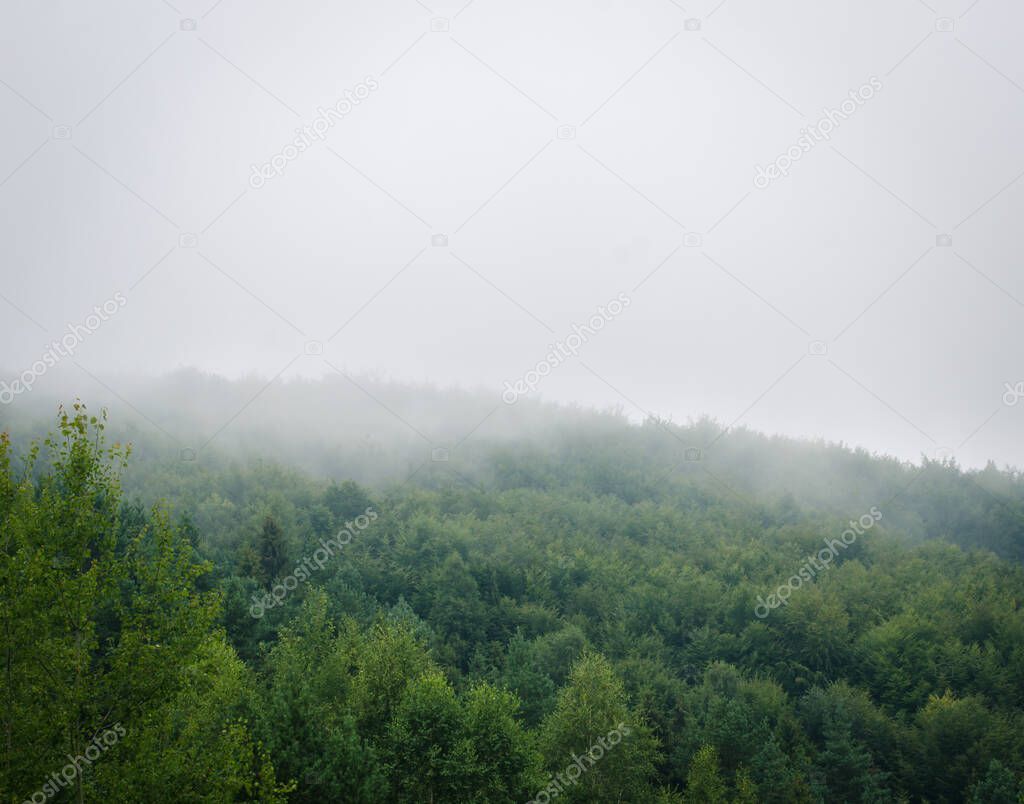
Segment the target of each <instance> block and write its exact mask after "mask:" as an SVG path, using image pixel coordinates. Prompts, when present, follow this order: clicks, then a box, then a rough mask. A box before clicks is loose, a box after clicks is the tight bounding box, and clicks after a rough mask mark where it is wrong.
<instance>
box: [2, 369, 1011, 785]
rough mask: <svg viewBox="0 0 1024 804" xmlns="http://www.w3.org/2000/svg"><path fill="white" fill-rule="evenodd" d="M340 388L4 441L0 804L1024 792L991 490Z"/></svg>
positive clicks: (28, 425) (568, 418)
mask: <svg viewBox="0 0 1024 804" xmlns="http://www.w3.org/2000/svg"><path fill="white" fill-rule="evenodd" d="M306 385H307V387H306V388H305V390H306V391H307V392H309V391H311V389H312V393H313V395H314V397H317V395H319V399H320V401H321V402H322V403H323V404H326V400H327V398H328V397H329V396H330V393H329V391H330V388H329V387H328V386H327V384H324V385H316V384H306ZM224 388H228V389H230V388H233V386H230V385H225V386H224ZM221 390H222V391H223V388H222V389H221ZM248 390H252V389H251V388H250V389H248ZM256 390H258V389H256ZM355 390H356V392H357V394H358V396H359V397H363V398H366V399H371V401H372V402H373V406H372V409H374V410H379V409H380V408H381V407H382V403H384V404H383V407H385V408H386V409H385V413H386V419H387V420H388V421H389V422H392V423H391V424H390V425H389V426H388V428H387V429H384V428H382V429H381V430H379V431H374V432H373V433H371V434H370V435H371V436H372V438H373V443H372V447H367V446H366V444H365V438H366V435H367V433H366V432H365V431H360V430H359V428H356V429H355V430H353V429H351V426H350V424H349V427H348V429H346V425H345V424H344V422H346V421H347V422H349V423H351V421H353V420H355V421H359V417H360V416H361V415H364V413H365V411H367V410H370V409H371V408H370V407H366V406H365V405H364V406H363V407H358V406H356V405H353V409H352V410H351V411H349V410H348V409H347V408H346V407H345V405H344V404H340V403H339V404H338V405H337V406H336V408H335V409H334V410H333V413H332V415H330V416H328V415H327V414H326V413H325V414H323V415H324V416H325V418H324V419H322V420H317V419H316V418H311V417H312V409H311V408H302V407H301V404H299V403H296V404H299V407H298V408H296V409H295V410H293V412H292V416H291V418H290V419H289V418H282V419H280V420H279V421H280V422H281V424H280V426H278V427H276V428H273V429H271V428H270V427H269V424H268V422H269V421H271V420H270V419H267V418H266V417H267V416H268V415H271V413H273V415H275V416H276V415H280V414H281V412H282V407H281V406H282V405H285V403H286V401H287V398H286V397H287V394H289V393H294V394H295V396H296V397H302V398H304V399H305V398H306V397H305V396H303V394H300V393H298V391H297V389H296V387H294V386H291V385H288V386H284V387H283V388H282V389H279V393H280V394H283V395H285V398H282V397H281V396H278V395H277V393H276V392H275V389H267V390H265V392H264V394H263V395H262V396H258V397H256V399H255V401H251V404H249V405H248V407H247V408H245V409H244V410H243V412H242V413H241V414H239V415H238V416H237V417H236V418H235V420H234V421H232V422H229V424H228V427H227V428H226V429H225V430H224V431H223V432H222V433H221V434H217V433H216V432H214V429H215V428H212V429H205V428H207V427H208V426H209V424H210V422H209V420H208V419H207V418H206V417H205V416H203V417H200V416H195V417H193V416H191V415H190V414H188V413H182V412H180V411H178V412H173V410H172V408H162V407H157V406H156V405H155V403H153V407H149V408H147V407H143V404H146V403H142V404H140V402H139V401H138V399H137V398H133V403H132V404H133V406H135V407H136V408H138V410H137V411H136V412H134V413H131V414H129V413H127V412H124V405H123V403H122V405H120V406H118V405H114V404H112V405H111V408H112V411H113V412H112V414H111V419H110V420H109V422H107V423H106V424H105V421H104V419H103V417H102V416H100V415H98V410H97V409H96V408H94V407H92V406H90V409H89V410H88V411H86V410H85V409H83V408H81V407H79V406H74V407H70V408H68V409H67V410H65V411H64V412H63V413H62V414H61V415H60V417H59V418H58V419H56V420H54V419H53V417H52V415H51V417H50V422H49V423H48V424H46V425H45V426H44V425H43V424H42V420H41V419H38V418H36V413H37V412H36V411H33V410H28V409H25V408H20V409H18V410H17V411H14V412H13V413H12V414H11V415H10V417H9V419H8V420H7V421H6V422H5V424H6V425H9V429H10V430H11V432H12V435H13V437H12V438H8V437H6V436H5V437H4V438H3V439H0V534H2V539H0V595H2V599H0V618H2V621H0V634H2V638H3V642H2V644H0V651H2V657H0V658H2V659H3V662H2V665H0V666H2V667H3V679H4V683H3V684H2V685H0V694H2V696H3V700H2V701H0V719H2V722H0V726H2V733H3V734H4V735H6V738H5V740H4V741H3V746H4V747H3V749H2V750H3V761H2V762H0V792H2V794H3V796H4V798H5V800H11V801H23V800H25V799H27V798H29V797H30V796H32V795H33V791H39V790H43V793H40V794H39V795H43V796H44V798H45V797H47V793H46V787H45V785H47V784H49V785H50V786H51V789H52V791H53V792H54V793H55V794H56V795H62V796H64V797H65V798H69V797H72V796H73V795H74V794H80V796H81V800H84V801H115V802H121V801H140V800H141V801H199V800H202V801H215V802H219V801H225V802H227V801H239V800H244V801H265V802H281V801H292V802H302V803H305V802H322V801H359V802H391V801H408V802H422V801H433V802H467V801H468V802H479V804H483V803H484V802H515V801H519V802H523V801H537V802H544V804H547V802H550V801H556V800H560V801H565V802H594V801H596V802H651V801H654V802H662V804H671V803H678V802H687V803H689V802H721V803H722V804H737V803H742V804H751V803H752V802H805V803H809V802H826V801H827V802H897V801H914V802H957V801H970V802H1007V803H1008V804H1009V803H1011V802H1016V801H1017V800H1018V796H1019V795H1020V794H1021V793H1024V787H1022V786H1021V784H1022V779H1024V611H1022V608H1021V605H1022V601H1024V568H1022V567H1021V566H1020V563H1019V559H1020V556H1021V554H1020V544H1021V540H1020V523H1021V515H1020V511H1021V494H1020V484H1019V478H1018V477H1017V475H1016V474H1015V473H1011V472H999V471H996V470H995V469H993V468H989V469H987V470H985V471H984V472H975V473H964V472H961V471H960V470H959V469H958V468H957V467H956V466H955V465H951V464H949V463H935V462H925V463H923V464H921V465H916V464H902V463H900V462H898V461H895V460H891V459H883V458H876V457H872V456H870V455H867V454H865V453H862V452H857V451H851V450H848V449H845V448H843V447H840V446H834V445H824V444H817V443H805V442H794V441H790V440H785V439H774V438H768V437H764V436H760V435H757V434H753V433H749V432H745V431H734V432H728V433H725V434H722V431H721V428H720V427H718V426H717V425H715V424H714V423H713V422H710V421H699V422H696V423H693V424H690V425H687V426H677V425H672V424H670V423H666V422H661V421H657V420H654V419H649V420H647V421H646V422H645V423H643V424H642V425H636V424H630V423H629V422H628V421H627V420H625V419H624V418H623V417H622V416H621V415H617V414H596V413H588V412H583V411H574V410H567V409H561V408H547V407H545V406H539V405H538V406H533V407H526V406H524V407H522V408H521V409H519V408H520V406H519V405H516V406H512V407H508V406H506V407H501V405H500V402H499V403H498V404H497V406H496V405H495V400H493V399H488V398H487V397H485V396H482V395H474V394H462V395H458V396H457V397H456V398H455V400H453V401H452V402H451V408H452V410H457V411H458V418H459V421H458V422H452V421H450V420H449V419H447V418H443V417H440V416H438V417H437V418H436V419H435V420H431V418H430V416H431V415H432V412H433V411H436V410H437V408H435V407H434V406H433V405H432V404H430V403H431V402H432V400H436V401H438V402H440V401H441V400H443V399H444V398H445V397H444V395H441V394H436V395H435V396H434V397H431V396H430V395H429V394H425V393H421V392H416V393H410V392H408V389H395V388H394V387H389V386H386V385H374V384H371V383H369V382H366V383H364V384H362V387H361V388H357V389H355ZM243 396H244V395H243ZM264 397H267V399H264ZM350 398H355V397H350ZM261 400H263V401H262V404H265V405H267V409H265V410H264V409H261V408H260V407H259V405H260V404H261ZM403 400H404V401H403ZM174 401H175V397H174V396H173V394H170V393H168V396H167V398H166V399H165V402H166V403H167V404H173V402H174ZM243 401H244V400H243ZM189 404H190V406H191V407H190V408H188V410H192V409H200V408H202V405H203V400H202V398H193V399H192V400H191V402H190V403H189ZM217 404H223V399H222V398H221V399H220V402H219V403H217ZM306 404H307V405H308V404H310V403H309V402H308V401H307V403H306ZM318 404H320V403H318ZM445 404H447V403H445ZM211 406H213V407H216V405H215V404H214V401H213V400H211ZM417 406H418V407H417ZM218 410H219V409H218ZM159 411H165V412H164V414H163V416H159V415H157V414H158V412H159ZM236 412H237V411H236ZM350 412H351V419H350V418H348V414H349V413H350ZM15 414H16V415H15ZM122 414H123V415H124V419H123V420H122V421H119V420H118V418H117V417H118V416H121V415H122ZM366 415H368V414H366ZM374 415H376V414H374ZM417 415H419V416H420V417H421V420H420V421H418V422H417ZM143 416H145V418H143ZM225 418H227V417H225ZM150 420H152V421H150ZM375 421H380V420H375ZM339 422H341V424H339ZM193 424H194V425H197V430H196V431H195V432H189V430H188V428H189V427H190V426H192V425H193ZM360 426H363V425H362V424H361V425H360ZM318 427H321V429H322V436H321V437H320V438H319V439H318V438H317V437H316V436H317V428H318ZM104 428H105V429H104ZM147 428H148V429H147ZM260 428H267V429H266V430H265V432H264V435H265V437H264V438H262V440H261V437H260V432H261V430H260ZM40 429H49V430H50V431H53V432H54V435H53V436H52V437H51V438H49V440H48V442H47V443H42V444H38V445H37V447H36V448H32V447H30V445H29V442H28V440H27V439H28V436H29V435H30V433H31V432H32V431H33V430H36V431H38V430H40ZM150 430H156V434H155V435H154V434H153V433H152V432H150ZM410 430H411V431H412V436H413V437H412V438H411V439H410V438H407V437H406V435H405V433H406V432H408V431H410ZM417 431H420V432H421V433H422V435H421V434H420V432H417ZM211 432H212V433H213V437H212V439H211V435H210V434H211ZM232 432H233V433H234V435H233V436H232V437H231V438H227V436H228V434H229V433H232ZM428 433H429V435H428ZM126 434H129V435H131V437H132V439H133V441H134V442H136V443H135V445H134V446H133V450H132V452H131V453H129V452H128V451H127V450H126V448H125V447H124V445H123V441H122V437H123V436H124V435H126ZM222 435H223V436H225V438H224V440H223V441H222V439H221V436H222ZM204 444H205V446H204ZM193 445H194V446H193ZM375 467H376V468H375ZM979 547H980V548H985V549H977V548H979ZM987 548H991V550H992V551H995V552H992V551H990V550H989V549H987ZM996 553H999V554H1001V555H1002V556H1004V557H1000V555H997V554H996ZM97 740H102V745H99V744H97V743H96V741H97ZM90 745H92V746H93V749H94V750H93V751H92V754H95V755H94V756H93V755H90ZM595 746H597V747H599V748H600V751H599V750H598V748H595ZM101 749H102V750H101ZM69 757H72V758H75V757H84V759H83V760H82V761H81V762H79V763H78V764H77V765H74V764H72V765H68V764H67V763H68V758H69ZM69 768H70V770H69ZM570 768H573V769H574V770H570ZM65 771H66V773H64V772H65ZM61 774H64V775H63V776H62V775H61ZM61 779H64V782H63V783H62V782H61ZM64 788H74V791H73V792H72V790H70V789H69V790H65V789H64Z"/></svg>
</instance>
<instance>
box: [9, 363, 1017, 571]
mask: <svg viewBox="0 0 1024 804" xmlns="http://www.w3.org/2000/svg"><path fill="white" fill-rule="evenodd" d="M44 381H45V382H46V383H49V385H44V386H43V387H40V388H39V389H37V390H36V392H35V393H33V394H32V395H31V396H30V397H29V398H26V399H19V400H18V402H17V403H16V404H15V405H12V406H9V407H8V408H6V409H4V410H3V411H0V414H3V416H2V417H0V425H2V426H4V427H6V428H7V429H9V430H10V431H11V432H12V433H13V434H14V436H15V440H16V442H17V441H19V440H20V441H21V442H25V441H26V440H27V439H28V438H29V437H31V436H35V437H39V436H41V435H43V434H44V433H45V432H46V431H47V430H48V429H49V428H50V426H51V422H52V421H53V412H54V410H55V409H56V406H57V404H58V403H59V402H60V401H62V400H65V399H70V398H73V396H72V395H71V394H69V393H68V392H67V391H66V389H65V386H66V385H67V381H66V380H62V379H61V378H60V377H59V376H58V377H57V379H55V380H51V378H50V377H46V378H44ZM111 382H112V383H113V384H112V385H109V386H107V387H101V386H97V387H96V388H95V390H94V393H93V394H91V395H90V398H89V399H90V402H91V403H92V407H93V408H94V409H98V408H99V407H105V408H107V409H109V410H110V412H111V413H112V414H113V415H112V421H111V427H112V429H111V430H110V432H111V434H113V435H114V436H116V437H118V438H121V439H124V440H130V441H131V442H132V444H133V448H134V452H133V463H134V465H135V467H136V471H135V473H133V475H132V476H130V477H129V478H127V480H126V482H127V485H128V488H129V489H132V490H137V491H138V492H139V493H140V494H142V496H143V497H144V498H145V499H147V500H149V501H152V500H154V499H156V498H157V497H171V498H173V497H174V490H175V488H176V487H177V486H178V485H179V484H182V483H185V484H187V483H189V482H194V481H195V479H196V478H197V477H200V476H202V475H203V473H205V472H218V471H221V470H225V469H227V468H229V467H235V466H238V465H241V466H245V465H248V464H250V463H252V462H253V461H264V462H267V463H273V464H278V465H280V466H283V467H288V468H294V469H298V470H302V471H304V472H306V473H308V474H309V475H311V476H313V477H316V478H323V479H329V478H347V479H353V480H356V481H357V482H360V483H363V484H366V485H369V486H371V487H373V488H386V487H388V486H389V485H391V484H395V483H404V482H406V481H407V480H408V481H409V482H410V483H412V484H413V485H424V484H425V485H428V486H429V485H431V484H433V485H434V486H436V485H437V484H445V483H471V484H473V485H475V486H477V487H480V488H483V489H486V490H492V489H511V488H532V489H539V490H553V489H563V490H572V491H573V492H574V493H576V494H581V495H585V496H592V495H602V494H609V495H613V496H615V497H618V498H620V499H622V500H624V501H625V502H627V503H635V502H638V501H641V500H651V501H658V502H668V503H671V502H673V501H675V500H679V499H685V498H686V497H687V496H688V495H690V494H692V493H693V490H694V489H704V490H706V491H707V492H708V493H712V494H716V495H718V494H721V495H726V496H730V497H732V501H733V503H734V504H736V505H740V506H746V507H749V508H756V509H759V510H761V511H762V514H763V515H764V516H765V517H768V519H771V518H772V517H779V516H783V517H784V516H787V515H790V514H792V515H795V513H796V512H797V511H807V512H818V513H828V514H836V515H838V516H847V517H850V516H859V515H860V514H862V513H863V511H864V510H866V509H867V508H869V507H871V506H873V505H877V506H883V505H884V506H885V516H886V524H887V525H888V526H889V527H890V528H891V529H892V530H893V531H894V532H898V533H899V534H900V536H901V537H903V538H906V539H909V540H913V541H919V540H922V539H934V538H941V539H946V540H948V541H951V542H953V543H956V544H959V545H961V546H964V547H967V548H975V547H977V548H984V549H988V550H992V551H993V552H995V553H996V554H998V555H1000V556H1002V557H1006V558H1012V559H1014V560H1017V561H1021V560H1024V479H1022V476H1021V473H1020V472H1019V471H1017V470H1016V469H1015V468H1010V467H1008V468H1005V469H998V468H996V467H995V466H994V465H991V464H990V465H989V466H988V467H986V468H984V469H982V470H965V469H963V468H961V467H960V466H958V465H957V464H956V462H955V460H953V459H945V460H935V459H932V458H929V457H928V456H925V455H922V456H921V457H920V458H919V460H917V461H915V462H907V461H900V460H897V459H895V458H892V457H888V456H884V455H873V454H870V453H868V452H866V451H865V450H863V449H857V448H854V447H850V446H846V445H843V444H834V443H826V442H822V441H810V440H797V439H792V438H785V437H778V436H776V437H773V436H766V435H762V434H760V433H756V432H753V431H750V430H748V429H745V428H743V427H742V426H738V427H733V428H728V427H726V425H724V424H722V423H720V422H717V421H715V420H712V419H709V418H703V417H702V418H696V419H694V420H693V421H690V422H688V423H674V422H670V421H666V420H661V419H657V418H654V417H647V418H646V419H645V420H644V421H643V423H642V424H637V423H635V421H633V422H631V420H630V419H629V418H627V416H626V414H625V412H624V411H623V410H621V409H620V410H613V411H595V410H591V409H582V408H576V407H565V406H558V405H553V404H544V403H539V402H535V401H532V400H519V401H518V402H516V404H514V405H507V404H503V402H502V400H501V398H500V397H499V396H498V395H497V394H493V393H484V392H481V391H466V390H461V391H460V390H440V389H437V388H434V387H431V386H426V385H410V384H401V383H394V382H386V381H383V380H380V379H377V378H373V377H363V376H352V375H348V374H346V375H344V376H340V375H334V376H330V377H327V378H326V379H324V380H320V381H304V380H295V381H290V382H281V381H278V382H275V383H272V384H269V385H268V384H267V381H266V380H263V379H245V380H236V381H230V380H226V379H224V378H221V377H216V376H213V375H207V374H203V373H200V372H197V371H192V370H189V371H181V372H177V373H175V374H171V375H168V376H165V377H162V378H160V379H151V380H143V379H138V378H133V377H122V378H114V379H113V380H112V381H111ZM631 412H632V413H634V414H636V413H637V411H635V410H634V411H631ZM435 458H444V460H435ZM156 465H159V466H160V467H161V469H160V470H159V471H158V472H156V474H157V475H158V476H159V477H153V476H152V473H153V472H154V471H156ZM161 477H162V478H163V481H166V485H162V481H161ZM172 478H173V479H172ZM410 478H411V479H410ZM787 512H789V514H787ZM766 521H767V520H766Z"/></svg>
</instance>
